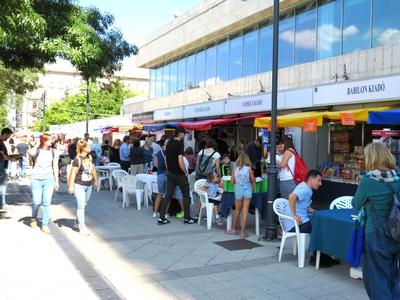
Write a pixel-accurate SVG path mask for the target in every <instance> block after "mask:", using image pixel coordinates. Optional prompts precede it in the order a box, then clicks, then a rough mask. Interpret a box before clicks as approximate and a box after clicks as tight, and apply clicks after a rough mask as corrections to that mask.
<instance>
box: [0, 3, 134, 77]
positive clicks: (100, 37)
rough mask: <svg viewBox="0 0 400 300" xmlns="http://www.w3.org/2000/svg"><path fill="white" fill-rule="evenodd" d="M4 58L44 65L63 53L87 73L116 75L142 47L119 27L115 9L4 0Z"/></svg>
mask: <svg viewBox="0 0 400 300" xmlns="http://www.w3.org/2000/svg"><path fill="white" fill-rule="evenodd" d="M1 2H2V5H1V10H0V60H1V61H3V63H4V64H5V65H6V67H9V68H14V69H17V68H25V67H28V68H32V67H33V68H42V67H43V65H44V64H45V63H47V62H55V59H56V58H57V57H60V58H63V59H66V60H69V61H70V62H71V63H72V64H73V65H74V66H75V67H76V68H77V69H78V70H79V71H80V72H81V74H82V75H83V76H84V78H85V79H88V78H92V79H94V78H98V77H102V76H105V75H112V74H113V73H114V72H115V71H117V70H119V69H120V68H121V62H122V60H123V58H124V57H126V56H130V55H132V54H136V53H137V47H136V46H135V45H130V44H129V43H128V42H126V41H125V40H124V38H123V36H122V34H121V32H120V31H119V30H118V29H115V28H114V27H113V23H114V18H113V16H112V15H110V14H107V13H102V12H100V11H99V10H98V9H97V8H94V7H91V8H83V7H81V6H79V5H77V4H76V3H75V1H72V0H2V1H1Z"/></svg>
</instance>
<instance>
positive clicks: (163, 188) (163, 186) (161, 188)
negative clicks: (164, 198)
mask: <svg viewBox="0 0 400 300" xmlns="http://www.w3.org/2000/svg"><path fill="white" fill-rule="evenodd" d="M157 187H158V193H159V194H163V195H165V193H166V192H167V176H166V175H165V174H157Z"/></svg>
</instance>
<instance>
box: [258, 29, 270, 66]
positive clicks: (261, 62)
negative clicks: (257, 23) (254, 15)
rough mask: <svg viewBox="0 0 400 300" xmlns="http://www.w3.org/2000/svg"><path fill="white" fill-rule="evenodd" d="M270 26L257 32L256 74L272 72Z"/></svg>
mask: <svg viewBox="0 0 400 300" xmlns="http://www.w3.org/2000/svg"><path fill="white" fill-rule="evenodd" d="M272 35H273V30H272V25H268V26H265V27H263V28H261V29H260V30H259V42H258V73H262V72H269V71H271V70H272Z"/></svg>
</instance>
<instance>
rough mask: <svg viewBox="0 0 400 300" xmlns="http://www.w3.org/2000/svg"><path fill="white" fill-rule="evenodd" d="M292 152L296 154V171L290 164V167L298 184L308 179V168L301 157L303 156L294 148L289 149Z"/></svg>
mask: <svg viewBox="0 0 400 300" xmlns="http://www.w3.org/2000/svg"><path fill="white" fill-rule="evenodd" d="M289 151H290V152H292V154H293V155H294V159H295V163H294V172H293V171H292V170H291V169H290V168H289V164H288V166H287V167H288V169H289V172H290V174H292V176H293V180H294V182H295V183H296V184H300V183H302V182H303V181H305V180H306V178H307V172H308V168H307V165H306V163H305V162H304V160H303V159H302V158H301V156H300V155H299V154H298V153H297V152H296V151H295V150H293V149H292V148H290V149H289Z"/></svg>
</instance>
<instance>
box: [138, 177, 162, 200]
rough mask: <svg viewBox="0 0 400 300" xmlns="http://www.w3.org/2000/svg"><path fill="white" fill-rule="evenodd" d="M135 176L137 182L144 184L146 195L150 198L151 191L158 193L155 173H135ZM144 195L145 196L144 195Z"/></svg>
mask: <svg viewBox="0 0 400 300" xmlns="http://www.w3.org/2000/svg"><path fill="white" fill-rule="evenodd" d="M136 178H137V180H138V181H139V182H141V183H142V184H143V185H145V186H146V188H145V191H146V195H147V197H148V198H149V200H151V195H152V194H153V193H158V186H157V173H153V174H136ZM146 195H145V196H146Z"/></svg>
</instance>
